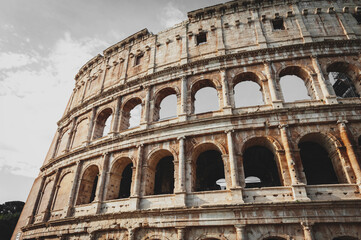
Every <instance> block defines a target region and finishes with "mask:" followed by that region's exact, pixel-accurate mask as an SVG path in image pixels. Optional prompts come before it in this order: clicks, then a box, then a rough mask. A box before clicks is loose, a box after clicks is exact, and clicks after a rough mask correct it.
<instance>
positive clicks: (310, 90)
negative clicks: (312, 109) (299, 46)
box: [277, 65, 317, 100]
mask: <svg viewBox="0 0 361 240" xmlns="http://www.w3.org/2000/svg"><path fill="white" fill-rule="evenodd" d="M312 73H313V71H311V70H310V69H308V68H307V67H306V66H299V65H291V66H286V67H284V68H282V69H280V70H279V71H278V83H277V84H278V86H280V87H281V89H282V86H281V78H282V77H285V76H296V77H298V78H299V79H301V80H303V82H304V85H305V90H307V95H308V96H309V98H308V99H313V100H315V99H317V93H316V90H315V86H314V82H313V81H314V79H313V78H312V75H313V74H312ZM300 90H301V89H298V91H300ZM281 92H282V96H283V99H284V100H285V91H284V89H283V90H282V91H281ZM304 99H306V100H307V97H306V96H301V97H300V98H297V99H295V100H304Z"/></svg>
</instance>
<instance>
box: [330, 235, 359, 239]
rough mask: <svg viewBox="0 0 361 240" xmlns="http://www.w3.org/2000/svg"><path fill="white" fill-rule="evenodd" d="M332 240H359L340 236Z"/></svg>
mask: <svg viewBox="0 0 361 240" xmlns="http://www.w3.org/2000/svg"><path fill="white" fill-rule="evenodd" d="M332 240H359V239H358V238H357V237H351V236H339V237H335V238H332Z"/></svg>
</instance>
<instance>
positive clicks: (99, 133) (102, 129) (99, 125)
mask: <svg viewBox="0 0 361 240" xmlns="http://www.w3.org/2000/svg"><path fill="white" fill-rule="evenodd" d="M112 113H113V111H112V110H111V109H110V108H107V109H104V110H103V111H102V112H101V113H100V114H99V115H98V117H97V120H96V121H95V127H94V133H93V139H97V138H101V137H103V136H106V135H108V133H109V132H110V125H111V122H112Z"/></svg>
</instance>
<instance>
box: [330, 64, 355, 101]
mask: <svg viewBox="0 0 361 240" xmlns="http://www.w3.org/2000/svg"><path fill="white" fill-rule="evenodd" d="M327 72H328V79H329V81H330V83H331V84H332V87H333V90H334V91H335V94H336V96H337V97H340V98H352V97H360V90H361V89H360V86H358V84H355V82H354V81H355V80H356V79H357V78H358V77H359V76H360V71H359V70H358V69H357V68H356V67H355V66H353V65H351V64H349V63H346V62H335V63H333V64H331V65H330V66H328V67H327ZM357 87H358V89H357Z"/></svg>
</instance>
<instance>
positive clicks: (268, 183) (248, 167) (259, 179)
mask: <svg viewBox="0 0 361 240" xmlns="http://www.w3.org/2000/svg"><path fill="white" fill-rule="evenodd" d="M243 168H244V175H245V181H246V188H254V187H273V186H280V185H281V180H280V177H279V171H278V167H277V163H276V161H275V157H274V155H273V152H272V151H270V150H269V149H268V148H266V147H264V146H259V145H253V146H250V147H248V148H246V150H245V151H244V153H243Z"/></svg>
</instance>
